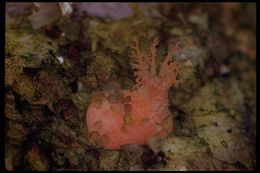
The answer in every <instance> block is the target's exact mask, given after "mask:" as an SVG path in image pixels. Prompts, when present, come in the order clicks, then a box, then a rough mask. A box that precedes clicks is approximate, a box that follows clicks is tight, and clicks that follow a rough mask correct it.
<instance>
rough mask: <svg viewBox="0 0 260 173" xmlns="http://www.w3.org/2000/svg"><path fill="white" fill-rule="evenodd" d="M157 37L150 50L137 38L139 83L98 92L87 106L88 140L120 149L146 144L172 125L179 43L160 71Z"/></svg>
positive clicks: (134, 50)
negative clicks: (171, 101)
mask: <svg viewBox="0 0 260 173" xmlns="http://www.w3.org/2000/svg"><path fill="white" fill-rule="evenodd" d="M158 43H159V42H158V40H157V38H155V39H154V41H153V43H152V45H151V48H150V54H149V55H145V54H143V53H142V52H141V51H140V48H139V42H138V40H137V39H134V43H133V45H131V48H132V57H133V58H134V59H135V62H134V63H132V64H131V65H132V67H133V68H134V69H135V75H136V85H135V86H134V87H133V89H131V90H122V89H119V90H117V91H115V92H114V93H111V92H110V93H109V92H104V93H100V94H97V95H96V96H95V97H94V98H93V99H92V101H91V103H90V104H89V106H88V109H87V113H86V122H87V127H88V131H89V141H90V142H91V143H92V144H94V145H96V146H101V147H104V148H107V149H120V148H122V146H123V145H126V144H147V142H148V140H149V138H151V137H153V136H156V135H159V136H161V137H165V136H167V135H168V134H169V133H170V132H172V129H173V121H172V115H171V113H170V111H169V109H168V90H169V88H170V87H171V86H173V85H174V86H178V84H179V83H180V81H179V80H177V79H176V77H177V75H178V73H179V71H180V63H178V62H175V61H173V60H172V56H173V54H174V53H175V51H176V50H177V49H179V48H180V46H181V45H180V43H179V42H177V43H176V44H175V45H174V46H173V48H172V49H171V50H170V51H168V53H167V55H166V57H165V60H164V62H163V63H162V64H161V68H160V71H159V73H157V72H156V63H155V58H156V46H157V45H158Z"/></svg>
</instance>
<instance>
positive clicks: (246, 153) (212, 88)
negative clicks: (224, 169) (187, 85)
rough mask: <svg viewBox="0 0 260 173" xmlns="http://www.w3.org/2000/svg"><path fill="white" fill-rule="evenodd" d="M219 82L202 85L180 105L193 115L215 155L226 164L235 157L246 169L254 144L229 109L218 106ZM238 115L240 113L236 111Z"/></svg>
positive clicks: (233, 160) (250, 163)
mask: <svg viewBox="0 0 260 173" xmlns="http://www.w3.org/2000/svg"><path fill="white" fill-rule="evenodd" d="M219 87H220V86H219V85H218V86H217V85H216V84H215V85H214V83H210V84H208V85H206V86H204V87H203V88H201V89H200V90H199V91H198V92H197V93H196V94H195V96H194V97H193V98H192V99H191V100H190V102H188V103H187V104H185V105H184V106H183V110H184V111H185V112H186V113H188V114H189V115H190V116H192V118H193V120H194V122H195V126H196V131H197V134H198V136H199V137H200V138H202V139H204V140H205V141H206V142H207V143H208V144H209V148H210V150H211V152H212V154H213V157H214V158H217V159H219V160H221V161H224V162H227V163H229V164H234V163H236V162H237V161H239V162H240V163H242V164H244V165H245V166H246V167H247V169H252V168H253V166H252V165H253V164H254V163H253V162H252V160H251V159H250V158H252V157H253V155H254V154H253V152H254V151H253V148H252V146H251V144H250V143H249V141H248V139H247V137H246V136H245V135H244V134H243V133H242V131H241V126H239V123H238V121H237V120H236V119H234V118H233V117H232V116H231V115H230V114H229V113H228V112H226V111H224V110H219V106H217V105H218V104H221V102H220V100H219V98H218V96H217V91H219V90H220V89H221V88H219ZM237 115H238V116H242V114H239V112H237Z"/></svg>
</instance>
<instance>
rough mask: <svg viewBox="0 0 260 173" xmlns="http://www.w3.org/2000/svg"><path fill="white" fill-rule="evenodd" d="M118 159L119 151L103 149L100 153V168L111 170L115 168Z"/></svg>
mask: <svg viewBox="0 0 260 173" xmlns="http://www.w3.org/2000/svg"><path fill="white" fill-rule="evenodd" d="M118 159H119V151H113V150H111V151H108V150H107V151H103V152H101V153H100V158H99V161H100V163H99V166H100V168H101V170H107V171H112V170H115V169H116V165H117V162H118Z"/></svg>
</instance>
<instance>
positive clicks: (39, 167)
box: [27, 144, 49, 171]
mask: <svg viewBox="0 0 260 173" xmlns="http://www.w3.org/2000/svg"><path fill="white" fill-rule="evenodd" d="M27 159H28V162H29V165H30V169H31V170H35V171H47V170H48V167H49V164H48V160H47V159H46V157H45V156H44V153H43V152H42V151H41V150H40V149H39V147H38V146H37V145H35V144H34V145H33V146H32V148H31V150H29V151H28V154H27Z"/></svg>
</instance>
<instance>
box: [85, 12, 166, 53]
mask: <svg viewBox="0 0 260 173" xmlns="http://www.w3.org/2000/svg"><path fill="white" fill-rule="evenodd" d="M160 23H161V22H160V20H157V19H150V18H146V17H140V18H131V19H128V20H120V21H116V22H113V23H101V22H99V21H95V20H91V21H89V24H88V25H87V26H86V27H87V28H86V29H87V30H86V33H85V35H86V37H90V39H91V41H92V50H93V51H96V50H98V49H99V45H102V46H103V47H105V48H109V49H111V50H112V51H113V52H117V53H119V54H122V53H123V52H124V51H125V50H126V48H127V47H128V45H129V43H130V42H131V41H132V39H133V38H132V37H133V35H135V36H137V37H143V38H146V39H152V38H153V37H154V36H155V33H156V30H157V29H158V28H159V26H160ZM147 28H149V30H148V32H147Z"/></svg>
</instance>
